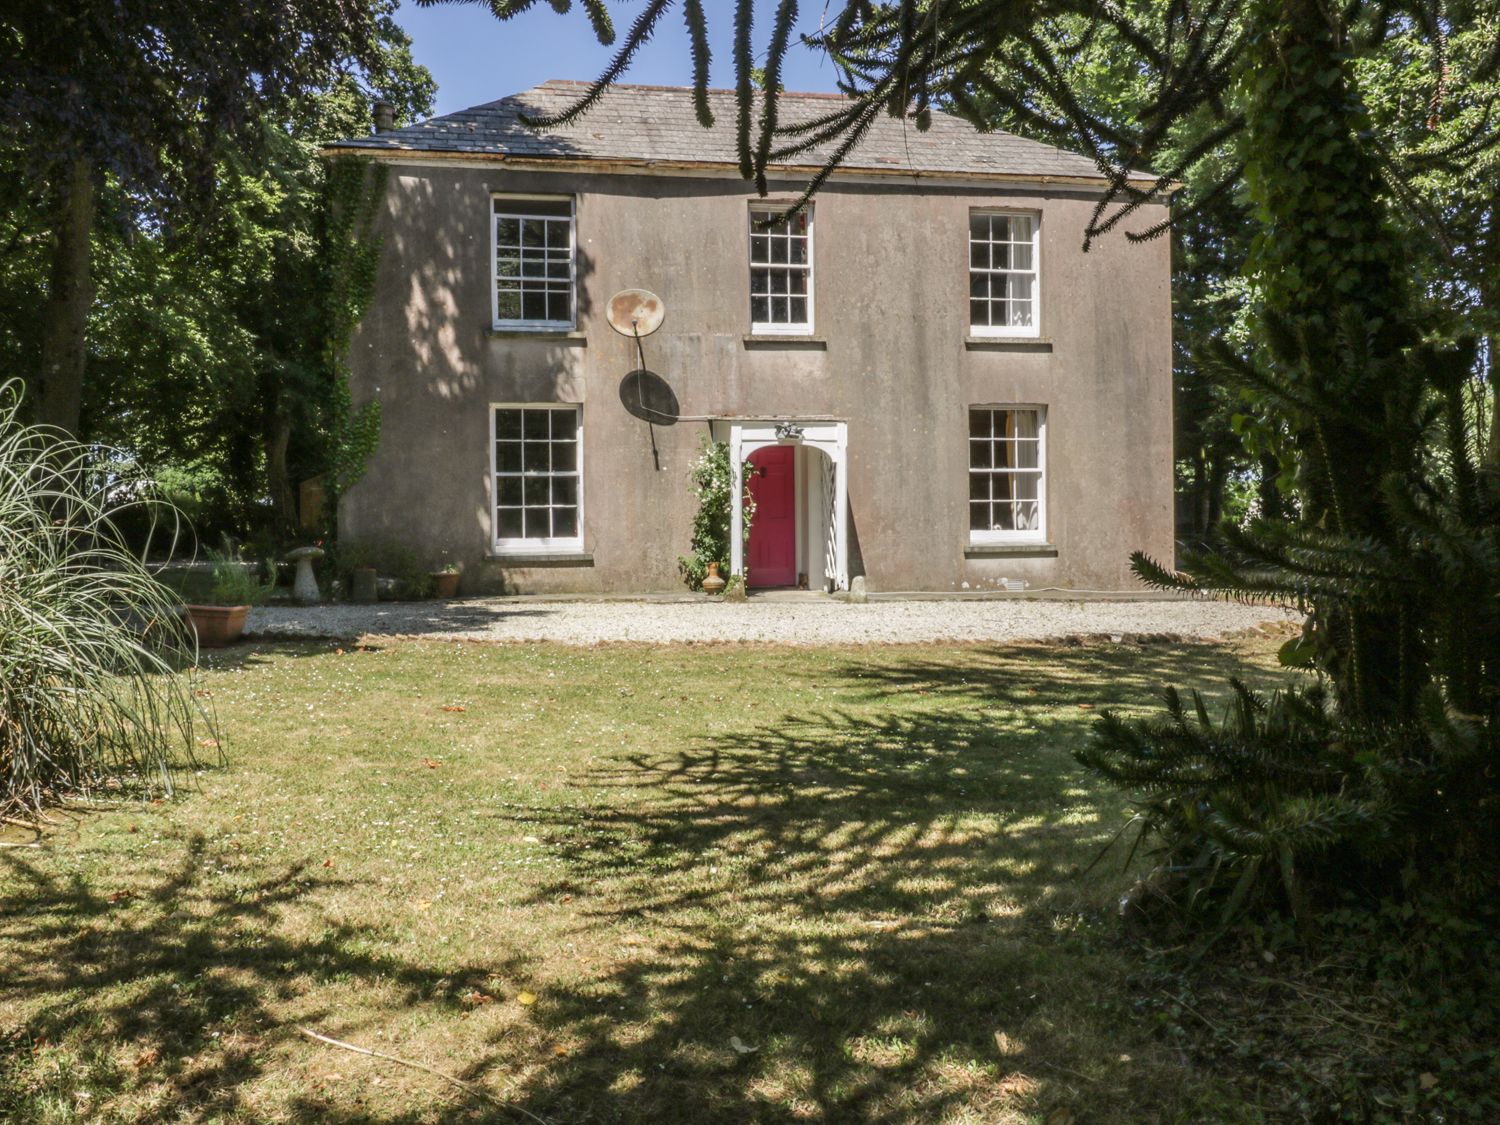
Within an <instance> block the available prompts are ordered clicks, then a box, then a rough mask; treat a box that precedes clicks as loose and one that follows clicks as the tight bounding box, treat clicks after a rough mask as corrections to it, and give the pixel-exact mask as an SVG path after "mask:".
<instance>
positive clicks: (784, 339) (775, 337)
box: [745, 332, 828, 352]
mask: <svg viewBox="0 0 1500 1125" xmlns="http://www.w3.org/2000/svg"><path fill="white" fill-rule="evenodd" d="M745 347H747V348H806V349H807V350H808V351H817V352H822V351H827V350H828V340H827V339H826V338H825V337H823V336H809V335H804V334H801V333H796V332H779V333H778V332H752V333H750V334H749V335H747V336H746V337H745Z"/></svg>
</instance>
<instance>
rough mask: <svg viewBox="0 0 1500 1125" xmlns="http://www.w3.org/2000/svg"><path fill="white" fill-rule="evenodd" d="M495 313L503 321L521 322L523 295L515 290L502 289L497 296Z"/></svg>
mask: <svg viewBox="0 0 1500 1125" xmlns="http://www.w3.org/2000/svg"><path fill="white" fill-rule="evenodd" d="M495 312H496V315H498V316H499V318H500V319H501V320H520V319H521V294H520V293H519V292H517V291H516V290H514V289H502V290H501V291H500V292H499V293H497V294H495Z"/></svg>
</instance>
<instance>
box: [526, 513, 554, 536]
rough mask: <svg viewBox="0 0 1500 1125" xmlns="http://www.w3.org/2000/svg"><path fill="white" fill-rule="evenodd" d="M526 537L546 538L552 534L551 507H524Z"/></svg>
mask: <svg viewBox="0 0 1500 1125" xmlns="http://www.w3.org/2000/svg"><path fill="white" fill-rule="evenodd" d="M524 510H525V512H526V538H527V539H547V538H549V537H550V536H551V535H552V509H550V508H530V507H528V508H526V509H524Z"/></svg>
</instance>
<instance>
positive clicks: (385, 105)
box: [374, 102, 396, 133]
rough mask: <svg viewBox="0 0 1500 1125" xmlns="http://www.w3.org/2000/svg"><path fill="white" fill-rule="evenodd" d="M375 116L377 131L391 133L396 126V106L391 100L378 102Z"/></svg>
mask: <svg viewBox="0 0 1500 1125" xmlns="http://www.w3.org/2000/svg"><path fill="white" fill-rule="evenodd" d="M374 117H375V131H376V132H377V133H389V132H390V131H391V130H392V129H394V128H395V127H396V107H395V106H393V105H392V104H391V103H390V102H376V103H375V110H374Z"/></svg>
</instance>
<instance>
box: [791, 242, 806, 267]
mask: <svg viewBox="0 0 1500 1125" xmlns="http://www.w3.org/2000/svg"><path fill="white" fill-rule="evenodd" d="M791 249H792V261H793V262H794V263H796V264H797V265H803V266H805V265H807V239H805V238H794V239H792V246H791Z"/></svg>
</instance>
